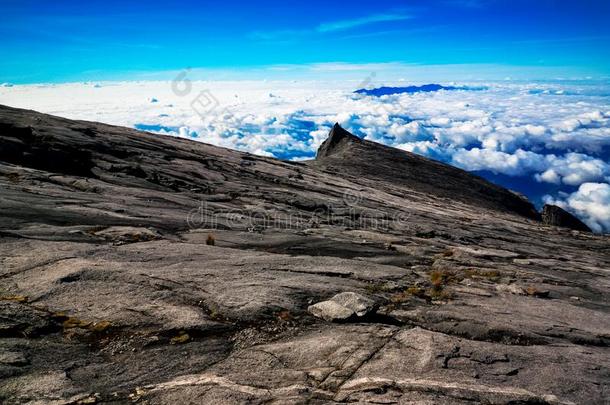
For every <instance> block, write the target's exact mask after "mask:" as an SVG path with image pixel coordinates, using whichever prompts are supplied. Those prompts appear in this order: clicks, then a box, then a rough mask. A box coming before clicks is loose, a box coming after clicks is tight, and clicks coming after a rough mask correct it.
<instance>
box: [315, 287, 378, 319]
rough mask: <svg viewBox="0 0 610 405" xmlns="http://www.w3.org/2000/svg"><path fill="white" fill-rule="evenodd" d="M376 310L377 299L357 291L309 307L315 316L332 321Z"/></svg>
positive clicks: (356, 316)
mask: <svg viewBox="0 0 610 405" xmlns="http://www.w3.org/2000/svg"><path fill="white" fill-rule="evenodd" d="M376 310H377V305H376V303H375V301H373V300H372V299H370V298H368V297H365V296H364V295H361V294H357V293H355V292H343V293H340V294H337V295H335V296H334V297H332V298H331V299H330V300H328V301H322V302H318V303H317V304H314V305H311V306H310V307H309V308H307V311H309V313H311V314H312V315H313V316H316V317H318V318H322V319H324V320H326V321H331V322H341V321H348V320H353V319H358V318H362V317H364V316H366V315H369V314H372V313H374V312H375V311H376Z"/></svg>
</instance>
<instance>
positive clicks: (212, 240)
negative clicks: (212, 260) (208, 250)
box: [205, 233, 216, 246]
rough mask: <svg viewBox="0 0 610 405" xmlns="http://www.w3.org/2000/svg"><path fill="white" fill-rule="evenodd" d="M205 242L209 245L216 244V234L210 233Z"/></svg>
mask: <svg viewBox="0 0 610 405" xmlns="http://www.w3.org/2000/svg"><path fill="white" fill-rule="evenodd" d="M205 244H206V245H208V246H214V245H216V238H215V237H214V235H212V234H211V233H208V237H207V239H206V240H205Z"/></svg>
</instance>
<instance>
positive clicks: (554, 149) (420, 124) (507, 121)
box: [0, 74, 610, 232]
mask: <svg viewBox="0 0 610 405" xmlns="http://www.w3.org/2000/svg"><path fill="white" fill-rule="evenodd" d="M181 80H182V81H180V82H174V83H171V82H128V83H99V84H96V83H85V84H82V83H81V84H65V85H48V86H35V85H30V86H13V87H2V88H0V103H3V104H8V105H12V106H17V107H25V108H32V109H36V110H39V111H43V112H47V113H52V114H57V115H61V116H65V117H69V118H75V119H86V120H95V121H102V122H108V123H112V124H117V125H126V126H131V127H138V128H141V129H144V130H149V131H154V132H159V133H164V134H167V135H171V136H179V137H187V138H191V139H195V140H199V141H202V142H208V143H212V144H215V145H219V146H224V147H230V148H235V149H239V150H243V151H249V152H252V153H257V154H260V155H266V156H275V157H279V158H283V159H304V158H311V157H313V156H314V155H315V150H316V149H317V147H318V146H319V145H320V143H321V142H322V141H323V140H324V139H325V138H326V135H327V133H328V131H329V130H330V128H331V126H332V124H334V123H335V122H339V123H341V124H342V125H343V126H345V127H346V128H347V129H349V130H350V131H352V132H354V133H355V134H357V135H359V136H362V137H365V138H367V139H370V140H373V141H377V142H381V143H384V144H387V145H391V146H395V147H398V148H401V149H404V150H408V151H413V152H416V153H419V154H422V155H426V156H429V157H432V158H435V159H439V160H442V161H445V162H448V163H451V164H453V165H456V166H459V167H461V168H464V169H466V170H471V171H477V172H479V173H483V174H484V175H485V173H487V174H489V176H500V177H502V178H503V179H509V180H508V181H506V182H505V184H504V185H505V186H509V187H511V186H512V187H513V188H516V191H521V192H523V193H524V194H526V195H529V196H530V197H531V198H532V199H533V200H534V201H535V202H537V203H541V202H542V199H541V197H542V195H543V194H544V193H547V194H548V196H546V197H545V198H544V200H545V201H555V202H557V203H558V204H562V205H563V206H565V207H566V208H567V209H568V210H570V211H572V212H574V213H575V214H577V215H578V216H579V217H580V218H582V219H583V220H585V222H587V223H588V224H589V225H590V226H592V227H593V228H594V229H596V230H598V231H606V232H610V224H609V223H608V220H607V216H606V217H605V216H604V215H606V214H607V207H608V206H609V204H610V202H609V201H608V199H607V198H606V197H605V196H606V194H604V190H607V188H606V187H610V186H609V185H608V183H610V164H609V161H610V87H609V86H607V85H603V84H599V83H593V82H584V81H581V82H563V83H562V82H553V83H546V84H545V83H523V82H520V83H513V82H501V83H455V84H454V83H444V85H447V86H451V88H452V90H450V91H447V90H442V89H441V90H439V91H436V92H416V93H403V94H385V95H380V96H375V95H367V94H356V93H354V92H353V91H354V90H356V89H358V88H362V87H367V88H372V87H380V86H381V83H379V84H378V85H376V83H375V75H373V74H372V75H370V76H369V77H365V78H363V79H362V80H355V81H334V82H313V81H299V82H295V81H277V82H271V81H262V80H261V81H250V82H247V81H241V82H200V81H193V82H189V81H188V78H184V77H182V78H181ZM383 84H384V85H388V86H398V87H405V86H407V85H410V84H424V83H407V82H401V81H396V82H393V83H383ZM455 88H457V89H455ZM373 94H375V93H373ZM151 100H155V102H151ZM511 179H515V180H517V179H518V180H519V181H514V182H513V181H512V180H511ZM525 180H527V181H528V182H529V183H528V184H529V186H528V188H527V189H519V187H521V186H520V185H519V184H522V183H523V182H524V181H525ZM593 184H597V185H599V186H596V187H597V188H595V187H593V186H592V185H593ZM542 190H544V191H542ZM604 207H605V208H604ZM605 209H606V210H605ZM604 218H606V219H604Z"/></svg>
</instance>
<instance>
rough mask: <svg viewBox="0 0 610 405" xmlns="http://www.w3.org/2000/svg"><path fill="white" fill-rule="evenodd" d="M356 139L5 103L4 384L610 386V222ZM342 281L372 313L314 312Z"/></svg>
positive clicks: (263, 390)
mask: <svg viewBox="0 0 610 405" xmlns="http://www.w3.org/2000/svg"><path fill="white" fill-rule="evenodd" d="M344 135H345V134H344ZM350 136H351V135H350ZM350 136H347V135H345V136H342V137H340V138H341V139H338V140H337V142H331V143H332V145H331V146H332V147H328V148H326V149H325V151H324V153H321V154H320V157H319V159H318V160H317V161H315V162H305V163H296V162H283V161H279V160H275V159H270V158H265V157H258V156H252V155H249V154H244V153H240V152H236V151H231V150H227V149H223V148H217V147H213V146H210V145H206V144H202V143H196V142H192V141H187V140H183V139H174V138H170V137H164V136H159V135H153V134H147V133H142V132H138V131H135V130H132V129H127V128H119V127H114V126H108V125H103V124H98V123H90V122H82V121H70V120H67V119H63V118H58V117H52V116H48V115H43V114H38V113H35V112H31V111H24V110H17V109H12V108H8V107H0V193H1V194H0V279H1V281H0V376H1V377H0V402H2V403H3V404H4V403H6V404H21V403H56V404H74V403H79V401H80V402H81V403H92V402H98V403H113V404H122V403H132V402H137V403H149V404H176V403H214V404H234V403H252V404H262V403H309V404H328V403H343V402H356V403H404V404H411V403H417V404H438V403H442V404H472V403H488V404H519V403H523V404H525V403H531V404H534V403H535V404H545V403H546V404H570V403H574V404H603V403H605V401H606V400H607V398H608V392H609V390H610V387H609V381H610V352H609V350H608V344H609V343H610V316H609V313H610V311H609V302H608V299H609V298H608V297H609V296H610V294H609V293H608V292H609V290H610V277H609V276H610V271H609V269H610V239H609V237H608V236H604V235H593V234H590V233H584V232H573V231H571V230H570V229H563V228H561V227H551V226H545V225H544V224H543V223H542V222H541V221H539V218H538V217H537V214H536V213H535V212H533V211H532V207H531V204H529V203H528V202H526V201H524V200H523V199H521V198H520V197H518V196H515V195H514V194H513V193H510V192H508V191H507V190H504V189H502V188H500V187H497V186H494V185H491V184H490V183H488V182H485V181H484V180H482V179H480V178H477V177H474V176H471V175H469V174H468V173H465V172H463V171H460V170H457V169H453V168H449V167H446V166H445V165H441V164H440V163H437V162H432V161H430V160H428V159H423V158H420V157H417V156H415V155H412V154H408V153H404V152H401V151H397V150H392V149H389V148H385V147H381V146H379V145H376V144H372V143H371V142H367V141H356V140H354V139H352V138H350ZM327 145H328V144H327ZM210 235H211V237H212V238H213V239H214V244H213V245H209V244H207V243H206V241H207V240H208V239H209V238H210ZM345 292H353V293H355V294H359V295H362V296H365V297H368V298H370V299H371V300H372V301H374V303H375V305H379V308H378V309H377V311H376V313H375V315H374V316H371V317H362V318H361V319H358V318H356V320H350V322H349V323H333V322H327V321H324V320H323V319H320V318H317V317H315V316H313V315H311V314H310V313H309V312H308V311H307V309H308V308H309V307H310V306H312V305H314V304H315V303H319V302H322V301H327V300H329V298H331V297H333V296H336V295H337V294H340V293H345ZM340 297H347V298H348V299H344V300H340V301H341V302H342V303H343V304H344V305H349V303H350V302H355V303H356V304H358V302H359V301H358V300H355V301H352V299H351V298H350V296H349V295H348V296H345V295H343V296H341V295H340ZM332 302H336V301H332ZM365 306H366V307H368V304H366V305H364V306H351V308H352V309H350V311H352V312H353V311H354V309H355V310H357V311H358V312H362V311H364V309H361V308H363V307H365ZM341 307H342V308H343V307H344V306H341Z"/></svg>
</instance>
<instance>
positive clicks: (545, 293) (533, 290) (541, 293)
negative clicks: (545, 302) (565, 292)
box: [525, 287, 549, 298]
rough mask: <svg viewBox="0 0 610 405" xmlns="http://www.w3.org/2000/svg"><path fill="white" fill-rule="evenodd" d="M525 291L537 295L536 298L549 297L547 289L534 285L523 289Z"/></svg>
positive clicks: (530, 294) (533, 295)
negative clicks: (540, 288)
mask: <svg viewBox="0 0 610 405" xmlns="http://www.w3.org/2000/svg"><path fill="white" fill-rule="evenodd" d="M525 293H526V294H527V295H529V296H531V297H537V298H548V297H549V291H548V290H539V289H537V288H536V287H527V288H526V289H525Z"/></svg>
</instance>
